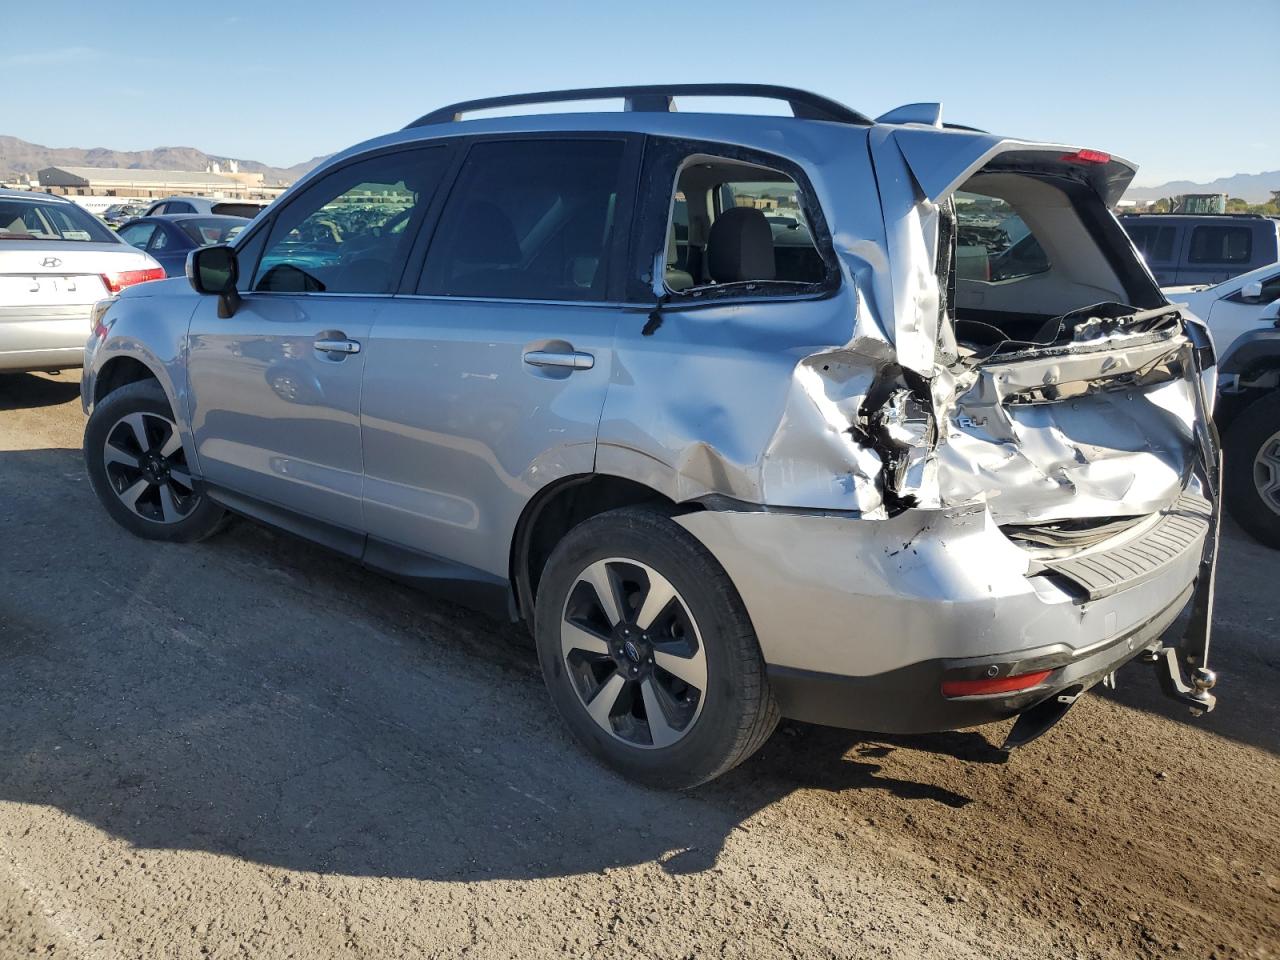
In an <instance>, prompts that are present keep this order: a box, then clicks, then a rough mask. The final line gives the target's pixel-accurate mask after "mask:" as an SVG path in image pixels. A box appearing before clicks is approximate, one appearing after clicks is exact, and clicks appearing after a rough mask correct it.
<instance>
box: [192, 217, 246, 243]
mask: <svg viewBox="0 0 1280 960" xmlns="http://www.w3.org/2000/svg"><path fill="white" fill-rule="evenodd" d="M177 225H178V229H179V230H181V231H182V232H183V233H185V234H186V235H187V236H188V237H190V238H191V241H192V242H193V243H195V244H197V245H199V246H201V247H206V246H208V245H209V244H211V243H226V242H227V241H228V240H230V239H231V238H232V237H234V236H235V235H236V234H238V233H239V232H240V231H241V230H243V229H244V227H245V221H244V220H241V219H239V218H238V217H237V218H232V217H200V218H197V219H192V220H179V221H178V224H177Z"/></svg>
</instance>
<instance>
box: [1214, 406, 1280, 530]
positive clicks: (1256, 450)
mask: <svg viewBox="0 0 1280 960" xmlns="http://www.w3.org/2000/svg"><path fill="white" fill-rule="evenodd" d="M1223 459H1224V464H1223V486H1224V488H1225V493H1226V506H1227V509H1228V510H1230V511H1231V516H1232V517H1233V518H1234V519H1235V521H1236V523H1238V524H1240V526H1242V527H1243V528H1244V529H1245V530H1246V531H1248V533H1249V534H1250V535H1251V536H1253V537H1254V538H1255V539H1257V540H1258V541H1259V542H1261V543H1265V544H1266V545H1267V546H1269V547H1277V548H1280V393H1271V394H1268V395H1267V396H1265V397H1262V398H1261V399H1259V400H1255V401H1254V402H1253V403H1251V404H1249V406H1247V407H1245V409H1244V410H1243V411H1242V412H1241V413H1240V414H1239V415H1238V416H1237V417H1236V418H1235V420H1234V421H1233V422H1232V424H1231V428H1230V430H1229V431H1228V432H1227V441H1226V450H1225V453H1224V457H1223Z"/></svg>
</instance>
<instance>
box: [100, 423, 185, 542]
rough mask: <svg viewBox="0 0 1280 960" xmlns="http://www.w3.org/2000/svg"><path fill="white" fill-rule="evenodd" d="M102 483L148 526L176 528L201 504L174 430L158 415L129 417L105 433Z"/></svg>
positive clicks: (173, 426)
mask: <svg viewBox="0 0 1280 960" xmlns="http://www.w3.org/2000/svg"><path fill="white" fill-rule="evenodd" d="M102 456H103V464H104V466H105V467H106V473H107V479H108V481H110V483H111V489H112V490H114V491H115V494H116V496H117V497H119V498H120V502H121V503H123V504H124V505H125V506H126V507H127V508H128V509H129V510H131V511H133V512H134V513H136V514H137V515H138V516H140V517H142V518H143V519H144V520H150V521H151V522H153V523H177V522H178V521H180V520H183V519H184V518H186V517H187V516H188V515H189V514H190V513H191V511H192V510H194V509H195V508H196V506H197V505H198V504H199V502H200V496H199V494H197V493H196V490H195V487H194V486H193V485H192V480H191V471H190V470H189V469H188V467H187V458H186V453H185V452H184V451H183V449H182V438H181V437H180V436H179V435H178V427H177V425H176V424H175V423H174V422H173V421H172V420H170V419H169V418H168V417H164V416H161V415H160V414H157V413H130V414H127V415H125V416H123V417H121V418H120V419H119V420H117V421H116V423H115V425H114V426H113V427H112V428H111V429H110V430H109V431H107V440H106V443H105V444H103V451H102Z"/></svg>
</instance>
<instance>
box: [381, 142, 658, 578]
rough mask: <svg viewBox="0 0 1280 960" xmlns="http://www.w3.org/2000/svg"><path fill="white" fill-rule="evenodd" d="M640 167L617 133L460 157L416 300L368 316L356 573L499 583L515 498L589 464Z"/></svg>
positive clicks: (483, 148)
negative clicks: (400, 564) (425, 571)
mask: <svg viewBox="0 0 1280 960" xmlns="http://www.w3.org/2000/svg"><path fill="white" fill-rule="evenodd" d="M638 159H639V143H638V141H636V140H635V139H633V138H629V137H626V136H621V135H613V136H610V135H595V136H591V135H580V136H571V135H565V136H564V137H559V138H541V137H513V138H511V139H492V140H484V141H478V142H475V143H473V144H472V145H471V147H470V149H469V150H468V151H467V154H466V157H465V160H464V161H463V163H462V165H461V168H460V172H459V173H458V175H457V178H456V180H455V182H454V184H453V186H452V188H451V189H450V191H449V196H448V199H447V201H446V202H445V203H444V205H443V208H442V210H441V213H440V215H439V219H438V221H437V223H436V226H435V227H434V230H433V232H432V237H431V242H430V249H429V250H428V251H427V253H426V255H425V261H424V265H423V268H422V279H421V281H420V283H419V285H418V288H417V295H416V296H403V297H400V296H398V297H394V298H392V301H391V302H390V303H388V304H387V306H386V309H384V310H383V311H381V312H380V313H379V314H378V317H377V319H376V321H375V323H374V329H373V338H372V343H371V345H370V349H369V352H368V364H369V367H368V371H367V375H366V377H365V384H364V394H363V398H362V401H361V420H362V424H363V432H364V452H365V520H366V523H367V528H368V532H369V543H368V548H367V553H366V556H365V559H366V562H367V563H369V564H370V565H372V566H388V567H392V568H395V566H396V562H395V561H394V558H395V557H402V556H403V555H404V554H405V552H406V551H407V552H408V554H410V555H414V554H416V555H422V554H430V555H432V556H434V557H436V558H443V559H444V560H446V561H448V566H449V567H450V569H451V570H452V571H453V572H452V573H451V574H449V575H450V576H459V577H463V578H465V579H471V578H476V577H477V574H476V571H479V572H480V574H483V575H487V576H488V577H489V578H491V579H493V580H494V581H495V582H501V583H505V582H506V580H507V574H508V562H509V557H510V546H511V536H512V531H513V530H514V528H515V525H516V521H517V519H518V518H519V516H520V513H521V511H522V510H523V508H524V507H525V505H526V504H527V503H528V502H529V499H530V498H531V497H532V496H533V495H534V494H535V493H536V492H537V491H538V490H540V489H541V488H542V487H544V486H545V485H546V484H549V483H551V482H553V481H555V480H559V479H562V478H563V477H566V476H569V475H573V474H586V473H590V472H591V471H592V470H593V469H594V465H595V441H596V429H597V426H598V424H599V421H600V414H601V411H602V409H603V407H604V399H605V392H606V390H607V389H608V385H609V378H610V372H611V370H612V369H613V338H614V327H615V325H616V324H617V322H618V317H619V316H620V315H621V311H620V310H619V308H618V300H619V290H620V287H621V282H620V281H621V280H622V275H623V270H624V269H625V262H624V261H625V252H626V249H627V247H626V243H627V239H628V237H629V227H628V224H629V221H630V213H631V203H632V196H631V191H630V187H629V184H632V183H634V182H635V178H636V168H637V165H638ZM637 316H639V319H638V320H636V321H635V322H636V323H637V325H639V324H643V323H644V319H643V316H644V315H643V314H638V315H637ZM429 566H430V565H429ZM438 566H439V565H437V567H438ZM463 568H465V572H464V570H463ZM437 574H438V570H437ZM479 578H480V579H483V577H479Z"/></svg>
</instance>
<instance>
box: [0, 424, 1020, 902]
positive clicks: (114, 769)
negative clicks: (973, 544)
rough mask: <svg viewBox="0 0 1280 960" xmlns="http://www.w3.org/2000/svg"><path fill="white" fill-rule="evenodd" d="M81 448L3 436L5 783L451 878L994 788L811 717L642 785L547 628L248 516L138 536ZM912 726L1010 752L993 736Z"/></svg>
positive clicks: (918, 743)
mask: <svg viewBox="0 0 1280 960" xmlns="http://www.w3.org/2000/svg"><path fill="white" fill-rule="evenodd" d="M79 461H80V457H79V454H78V452H76V451H71V450H37V451H23V452H18V453H0V475H3V476H4V478H5V485H6V487H10V485H11V484H12V487H10V488H11V489H14V490H16V491H18V494H17V496H16V497H14V498H11V499H8V501H7V503H6V505H5V506H4V507H0V525H2V526H3V529H4V533H5V541H6V550H5V551H4V554H3V556H2V557H0V582H2V583H4V584H5V585H6V586H5V589H4V591H3V592H0V673H2V674H3V675H4V677H5V686H6V690H7V695H6V697H5V699H4V705H3V707H2V708H0V769H3V770H4V771H5V775H4V777H3V778H0V800H5V801H13V802H18V803H24V804H44V805H49V806H53V807H56V808H58V809H60V810H63V811H65V812H66V813H68V814H71V815H73V816H75V817H77V818H79V819H81V820H84V821H86V822H88V823H91V824H93V825H95V826H97V827H98V828H100V829H102V830H104V831H106V832H108V833H110V834H112V835H114V836H117V837H121V838H123V839H125V840H127V841H128V842H130V843H131V844H134V845H136V846H138V847H142V848H164V849H191V850H201V851H207V852H212V853H220V854H227V855H230V856H237V857H243V858H247V859H251V860H254V861H257V862H261V863H264V864H271V865H276V866H281V867H288V868H292V869H297V870H305V871H318V872H336V873H342V874H351V875H380V876H400V877H414V878H422V879H438V880H481V879H495V878H509V879H520V878H533V877H544V876H556V875H567V874H578V873H591V872H598V871H601V870H604V869H606V868H609V867H613V866H622V865H630V864H635V863H640V862H649V861H657V862H660V863H662V864H663V866H664V868H665V869H667V870H668V871H670V872H673V873H679V872H689V871H691V870H700V869H706V868H708V867H709V866H711V865H713V864H714V863H715V860H716V857H717V856H718V855H719V852H720V850H721V848H722V846H723V844H724V842H725V840H726V838H727V837H729V836H730V835H731V834H732V832H733V831H734V830H737V829H740V828H741V825H742V824H743V822H744V820H746V819H748V818H749V817H751V816H752V815H754V814H755V813H757V812H758V811H760V810H761V809H763V808H764V807H767V806H768V805H769V804H771V803H773V802H774V801H775V800H777V799H779V798H780V797H782V796H785V795H787V794H789V793H791V792H793V791H796V790H805V789H812V790H821V791H829V792H833V793H844V792H856V791H866V790H873V791H886V792H888V793H890V794H893V795H894V796H897V797H900V798H903V799H905V800H907V801H910V802H912V803H925V804H941V805H943V806H946V807H950V808H959V807H962V806H964V805H965V804H966V803H968V802H969V798H968V797H966V796H964V795H962V794H959V793H956V792H954V791H953V790H950V789H947V788H945V787H943V786H940V785H936V784H932V783H928V782H914V781H911V780H906V779H902V778H900V777H895V776H892V775H889V774H888V773H886V770H885V765H884V762H883V761H884V758H885V757H886V756H887V755H888V753H889V752H890V751H892V750H895V749H900V748H901V744H900V742H899V741H898V740H897V739H895V738H886V737H874V738H864V737H860V736H859V735H858V734H855V733H849V732H847V731H839V730H832V729H827V728H821V727H810V726H806V725H802V724H790V723H787V724H784V725H783V727H782V728H781V730H780V731H779V732H778V733H777V734H775V736H774V738H773V739H772V740H771V741H770V742H769V743H768V744H766V746H765V748H764V749H763V750H762V751H760V753H758V754H757V755H756V756H755V757H753V758H751V759H750V760H749V761H747V763H745V764H744V765H743V766H742V767H740V768H738V769H737V770H736V771H733V772H732V773H731V774H729V775H728V776H727V777H725V778H722V779H721V780H719V781H717V782H715V783H713V784H710V785H707V786H705V787H702V788H700V789H697V790H694V791H689V792H686V793H667V792H660V791H654V790H649V789H645V788H642V787H639V786H636V785H634V784H632V783H629V782H627V781H625V780H623V779H621V778H619V777H617V776H615V775H614V774H613V773H611V772H609V771H608V770H606V769H604V768H602V767H600V766H599V765H597V764H596V763H594V762H593V761H592V760H590V759H589V758H588V757H587V755H586V754H585V753H584V752H583V751H581V750H580V749H579V748H578V747H577V745H576V744H574V743H573V742H571V740H570V738H569V736H568V734H567V733H566V731H565V728H564V726H563V724H562V723H561V721H560V719H559V717H558V716H557V715H556V713H555V710H554V708H553V706H552V705H551V703H550V700H549V698H548V697H547V696H546V693H545V690H544V688H543V686H542V681H541V677H540V675H539V673H538V670H537V665H536V660H535V658H534V656H533V653H532V651H531V650H530V649H529V644H528V640H527V636H526V635H525V634H524V632H523V628H518V627H515V626H510V625H505V624H500V623H496V622H494V621H490V620H487V619H485V618H484V617H482V616H479V615H477V614H475V613H472V612H470V611H468V610H465V609H463V608H460V607H456V606H453V605H451V604H449V603H447V602H444V601H441V600H438V599H433V598H430V597H426V596H424V595H422V594H421V593H419V592H417V591H414V590H412V589H410V588H407V587H404V586H401V585H400V584H397V583H394V582H391V581H388V580H385V579H383V578H381V577H379V576H377V575H375V574H372V573H368V572H366V571H364V570H362V569H360V568H359V567H357V566H355V565H353V564H350V563H348V562H346V561H345V560H342V559H341V558H337V557H332V556H330V555H328V554H326V553H323V552H321V551H316V550H315V549H313V548H312V547H310V546H309V545H306V544H303V543H301V542H299V541H297V540H294V539H292V538H290V537H288V536H285V535H278V534H275V533H273V532H270V531H267V530H265V529H263V528H260V527H258V526H256V525H254V524H250V523H248V522H238V523H236V524H234V525H233V526H232V528H231V529H230V530H229V531H227V532H226V533H225V534H223V535H222V536H220V537H218V538H215V539H213V540H210V541H208V542H207V543H205V544H200V545H170V544H159V543H147V542H144V541H141V540H138V539H136V538H133V537H131V536H130V535H128V534H127V533H125V532H124V531H123V530H120V529H119V528H117V527H116V526H115V525H114V524H113V523H111V521H110V520H109V519H108V518H107V517H106V515H105V514H104V513H103V511H102V510H101V509H100V507H99V506H98V504H97V502H96V500H95V499H94V497H93V494H92V492H91V491H90V490H89V488H88V485H87V483H85V482H83V481H80V480H77V479H75V477H76V473H77V470H78V468H79ZM39 478H45V479H46V480H49V479H50V478H51V479H52V482H46V483H44V484H41V483H39V482H37V481H38V480H39ZM910 747H911V749H916V750H933V751H936V752H938V753H941V754H945V755H948V756H951V757H955V758H957V762H971V761H972V760H975V759H977V760H984V761H985V760H995V759H999V758H998V757H996V756H995V754H994V753H993V752H992V748H991V747H990V744H988V743H987V742H986V740H985V739H984V738H983V737H981V736H980V735H978V734H974V733H961V734H944V735H940V736H938V737H932V738H919V739H913V740H912V742H911V744H910Z"/></svg>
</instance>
